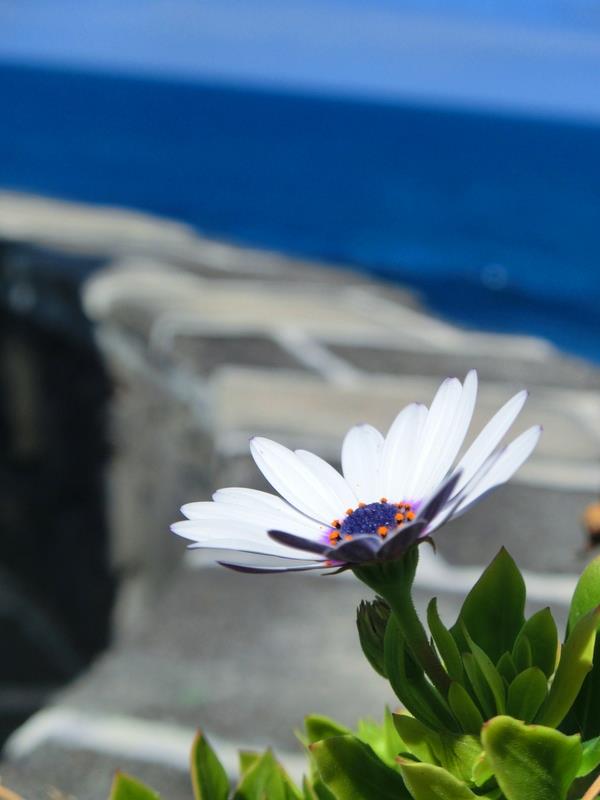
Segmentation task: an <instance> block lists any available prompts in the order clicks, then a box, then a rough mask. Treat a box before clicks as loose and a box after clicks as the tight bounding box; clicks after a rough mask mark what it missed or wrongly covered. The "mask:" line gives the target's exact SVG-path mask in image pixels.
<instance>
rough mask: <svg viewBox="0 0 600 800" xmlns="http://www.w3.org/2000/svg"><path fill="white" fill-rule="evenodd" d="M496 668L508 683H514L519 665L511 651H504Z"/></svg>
mask: <svg viewBox="0 0 600 800" xmlns="http://www.w3.org/2000/svg"><path fill="white" fill-rule="evenodd" d="M496 669H497V670H498V672H499V673H500V675H502V677H503V678H504V680H505V681H506V683H507V684H509V683H512V682H513V681H514V679H515V678H516V677H517V667H516V666H515V662H514V660H513V657H512V655H511V654H510V653H502V655H501V656H500V660H499V661H498V663H497V664H496Z"/></svg>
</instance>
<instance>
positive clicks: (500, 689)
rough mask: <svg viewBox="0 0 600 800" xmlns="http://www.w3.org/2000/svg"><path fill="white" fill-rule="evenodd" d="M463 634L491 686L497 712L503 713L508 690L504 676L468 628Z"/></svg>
mask: <svg viewBox="0 0 600 800" xmlns="http://www.w3.org/2000/svg"><path fill="white" fill-rule="evenodd" d="M463 636H464V637H465V640H466V642H467V644H468V646H469V649H470V650H471V653H473V656H474V658H475V661H476V662H477V666H478V667H479V669H480V671H481V674H482V675H483V678H484V680H485V682H486V683H487V685H488V686H489V687H490V690H491V692H492V695H493V696H494V703H495V711H496V713H498V714H503V713H504V712H505V710H506V690H505V688H504V681H503V680H502V676H501V675H500V673H499V672H498V670H497V669H496V667H495V666H494V665H493V663H492V661H491V660H490V658H489V656H488V655H487V654H486V653H484V651H483V650H482V649H481V647H479V645H477V644H475V642H474V641H473V639H472V638H471V637H470V635H469V632H468V631H467V629H466V628H463Z"/></svg>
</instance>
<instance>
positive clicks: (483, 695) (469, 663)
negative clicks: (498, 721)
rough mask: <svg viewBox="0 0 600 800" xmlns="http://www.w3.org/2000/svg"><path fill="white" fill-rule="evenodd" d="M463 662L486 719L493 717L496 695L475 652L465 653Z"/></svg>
mask: <svg viewBox="0 0 600 800" xmlns="http://www.w3.org/2000/svg"><path fill="white" fill-rule="evenodd" d="M463 664H464V666H465V672H466V673H467V677H468V678H469V683H470V684H471V686H472V687H473V693H474V695H475V697H476V698H477V702H478V703H479V705H480V707H481V710H482V711H483V714H484V716H485V719H490V717H493V716H494V714H495V713H496V710H495V709H496V704H495V702H494V695H493V694H492V690H491V689H490V687H489V685H488V683H487V681H486V679H485V678H484V677H483V673H482V672H481V669H480V668H479V664H478V663H477V659H476V658H475V656H474V655H473V653H464V654H463Z"/></svg>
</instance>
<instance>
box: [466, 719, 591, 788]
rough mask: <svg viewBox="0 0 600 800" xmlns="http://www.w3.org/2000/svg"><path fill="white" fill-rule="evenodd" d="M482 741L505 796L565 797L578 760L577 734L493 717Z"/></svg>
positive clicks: (579, 744)
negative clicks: (568, 733)
mask: <svg viewBox="0 0 600 800" xmlns="http://www.w3.org/2000/svg"><path fill="white" fill-rule="evenodd" d="M482 741H483V746H484V749H485V754H486V758H487V759H488V760H489V762H490V764H491V767H492V769H493V771H494V775H495V777H496V780H497V781H498V784H499V786H500V788H501V789H502V791H503V793H504V795H505V796H506V799H507V800H525V798H527V799H529V798H531V799H532V800H533V798H535V800H565V798H566V796H567V792H568V790H569V787H570V785H571V783H572V781H573V779H574V778H575V775H576V774H577V768H578V766H579V762H580V761H581V742H580V741H579V737H578V736H565V735H564V734H563V733H559V732H558V731H555V730H552V729H551V728H544V727H542V726H541V725H525V724H523V723H522V722H518V721H517V720H514V719H512V718H511V717H495V718H494V719H492V720H490V721H489V722H488V723H486V725H484V728H483V731H482Z"/></svg>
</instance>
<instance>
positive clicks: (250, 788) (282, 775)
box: [233, 750, 302, 800]
mask: <svg viewBox="0 0 600 800" xmlns="http://www.w3.org/2000/svg"><path fill="white" fill-rule="evenodd" d="M266 798H268V800H302V793H301V792H300V791H299V790H298V789H297V788H296V787H295V786H294V784H293V783H292V781H291V780H290V779H289V777H288V776H287V774H286V772H285V770H284V769H283V767H282V766H281V765H280V764H278V763H277V761H276V760H275V757H274V756H273V753H272V752H271V751H270V750H267V752H266V753H264V754H263V755H262V756H261V757H260V758H259V759H258V760H257V761H255V762H254V764H253V765H252V766H251V767H250V768H249V769H248V770H247V772H245V773H244V775H242V777H241V780H240V782H239V784H238V786H237V788H236V790H235V792H234V794H233V800H265V799H266Z"/></svg>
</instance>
